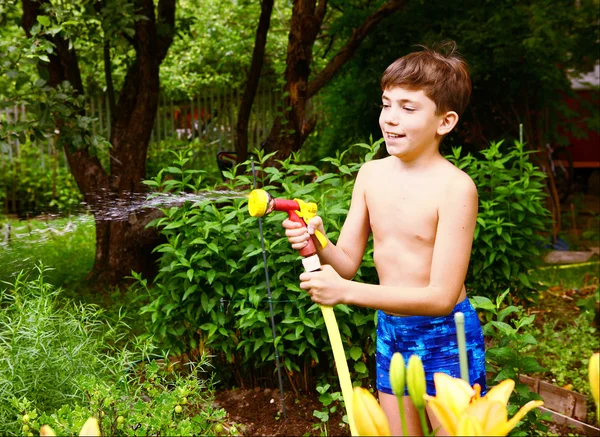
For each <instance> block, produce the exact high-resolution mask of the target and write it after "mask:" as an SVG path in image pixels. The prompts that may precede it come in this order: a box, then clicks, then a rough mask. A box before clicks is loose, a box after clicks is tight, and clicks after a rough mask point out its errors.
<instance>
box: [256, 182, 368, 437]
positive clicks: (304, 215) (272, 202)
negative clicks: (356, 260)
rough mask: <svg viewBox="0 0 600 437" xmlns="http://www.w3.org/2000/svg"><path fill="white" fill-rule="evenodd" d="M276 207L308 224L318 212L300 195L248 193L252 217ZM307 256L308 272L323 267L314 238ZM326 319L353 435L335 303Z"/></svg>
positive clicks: (305, 251) (323, 241) (324, 307)
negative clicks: (295, 197) (288, 196)
mask: <svg viewBox="0 0 600 437" xmlns="http://www.w3.org/2000/svg"><path fill="white" fill-rule="evenodd" d="M273 211H285V212H287V213H288V217H289V219H290V220H292V221H294V222H296V223H301V224H302V225H304V226H306V224H307V223H308V221H310V219H311V218H313V217H314V216H316V214H317V204H316V203H308V202H304V201H302V200H300V199H294V200H287V199H275V198H273V197H272V196H271V195H270V194H269V193H267V192H266V191H264V190H260V189H255V190H253V191H252V192H251V193H250V195H249V196H248V212H249V213H250V215H251V216H252V217H264V216H265V215H267V214H269V213H271V212H273ZM315 237H316V238H317V239H318V241H319V243H320V244H321V247H325V246H326V245H327V238H325V236H324V235H323V234H322V233H321V232H319V231H316V233H315ZM299 252H300V255H301V256H302V257H303V259H302V265H303V266H304V269H305V270H306V271H307V272H314V271H316V270H319V269H320V268H321V262H320V260H319V256H318V255H317V250H316V247H315V243H314V241H313V240H312V238H311V239H309V240H308V244H307V245H306V246H305V247H303V248H302V249H300V250H299ZM319 308H321V312H322V314H323V319H324V320H325V327H326V328H327V334H328V336H329V343H330V344H331V349H332V351H333V358H334V361H335V367H336V370H337V374H338V378H339V381H340V387H341V389H342V397H343V398H344V402H345V405H346V413H347V414H348V423H349V425H350V433H351V434H352V435H353V436H356V435H358V433H357V431H356V427H355V424H354V415H353V412H352V382H351V380H350V372H349V370H348V362H347V361H346V354H345V353H344V346H343V345H342V338H341V336H340V329H339V326H338V323H337V319H336V318H335V313H334V312H333V307H331V306H327V305H319Z"/></svg>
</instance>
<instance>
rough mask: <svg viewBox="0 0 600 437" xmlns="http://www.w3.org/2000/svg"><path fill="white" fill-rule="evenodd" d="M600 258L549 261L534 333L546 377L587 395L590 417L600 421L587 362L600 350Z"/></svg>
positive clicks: (543, 273) (542, 276)
mask: <svg viewBox="0 0 600 437" xmlns="http://www.w3.org/2000/svg"><path fill="white" fill-rule="evenodd" d="M599 276H600V262H589V263H583V264H579V265H577V264H574V265H564V266H547V267H545V268H543V269H542V270H541V271H540V279H541V280H540V282H541V284H542V285H543V287H544V289H543V291H542V292H541V293H540V301H539V305H538V306H537V308H536V309H530V311H531V312H532V313H535V314H536V315H537V317H536V322H535V325H533V327H532V328H531V332H530V333H531V334H532V335H533V336H534V337H535V338H536V340H537V342H538V344H537V345H536V346H535V347H534V348H532V350H531V353H532V354H533V355H534V356H535V357H536V358H537V359H538V361H539V363H540V364H541V365H542V366H543V367H545V368H546V369H547V370H546V372H544V373H542V374H540V375H530V376H540V377H541V379H543V380H546V381H549V382H551V383H552V384H554V385H557V386H560V387H563V388H566V389H568V390H573V391H575V392H578V393H581V394H583V395H585V396H587V397H588V412H589V413H590V414H589V416H588V420H587V422H588V423H591V424H594V423H595V421H596V418H595V413H594V407H593V400H592V396H591V392H590V387H589V381H588V362H589V358H590V357H591V356H592V354H593V353H594V352H598V351H599V350H600V338H599V336H598V328H599V326H598V322H597V321H595V320H594V318H595V317H596V315H595V303H596V302H598V301H600V291H599V288H598V285H599Z"/></svg>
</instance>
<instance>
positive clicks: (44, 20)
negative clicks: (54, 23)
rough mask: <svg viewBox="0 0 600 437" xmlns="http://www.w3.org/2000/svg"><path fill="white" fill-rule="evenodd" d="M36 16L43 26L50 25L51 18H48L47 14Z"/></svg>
mask: <svg viewBox="0 0 600 437" xmlns="http://www.w3.org/2000/svg"><path fill="white" fill-rule="evenodd" d="M36 18H37V22H38V23H40V24H41V25H42V26H45V27H49V26H50V18H48V17H47V16H45V15H38V16H37V17H36Z"/></svg>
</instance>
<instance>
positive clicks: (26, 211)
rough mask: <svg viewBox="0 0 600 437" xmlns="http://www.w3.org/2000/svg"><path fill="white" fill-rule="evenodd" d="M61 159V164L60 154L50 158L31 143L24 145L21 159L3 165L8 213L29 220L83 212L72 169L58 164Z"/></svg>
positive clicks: (1, 187) (0, 196)
mask: <svg viewBox="0 0 600 437" xmlns="http://www.w3.org/2000/svg"><path fill="white" fill-rule="evenodd" d="M60 154H62V151H60ZM5 159H6V158H5ZM58 159H60V160H61V161H62V157H60V158H59V155H58V154H57V155H54V156H53V155H50V154H48V153H46V152H45V151H40V150H39V149H38V148H37V145H34V144H33V143H29V142H28V143H25V144H22V145H21V150H20V155H19V156H18V157H17V156H15V157H14V158H13V160H12V161H8V160H7V162H5V163H4V162H3V164H2V166H1V168H2V175H3V177H1V178H0V203H2V204H6V206H7V207H8V209H9V210H8V212H14V213H18V214H19V216H21V217H26V216H27V215H38V214H40V213H43V212H57V211H59V212H62V213H64V214H67V213H70V212H76V211H77V210H79V209H81V207H80V205H81V201H82V200H83V196H82V195H81V193H80V192H79V188H78V187H77V184H76V183H75V179H74V178H73V176H72V175H71V172H70V170H69V169H68V168H66V167H65V166H64V165H63V164H61V163H59V162H57V160H58ZM42 160H44V161H45V164H46V165H45V167H42ZM13 199H14V210H13Z"/></svg>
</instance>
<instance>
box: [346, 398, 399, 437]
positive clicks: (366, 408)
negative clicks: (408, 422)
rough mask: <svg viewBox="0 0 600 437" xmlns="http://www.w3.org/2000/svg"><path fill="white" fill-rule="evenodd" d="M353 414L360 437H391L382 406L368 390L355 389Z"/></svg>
mask: <svg viewBox="0 0 600 437" xmlns="http://www.w3.org/2000/svg"><path fill="white" fill-rule="evenodd" d="M352 412H353V415H354V425H355V426H356V431H357V432H358V435H359V436H388V435H390V426H389V424H388V421H387V418H386V417H385V414H384V412H383V410H382V409H381V406H380V405H379V403H378V402H377V399H375V397H374V396H373V395H372V394H371V392H369V390H367V389H366V388H362V387H354V392H353V396H352Z"/></svg>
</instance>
